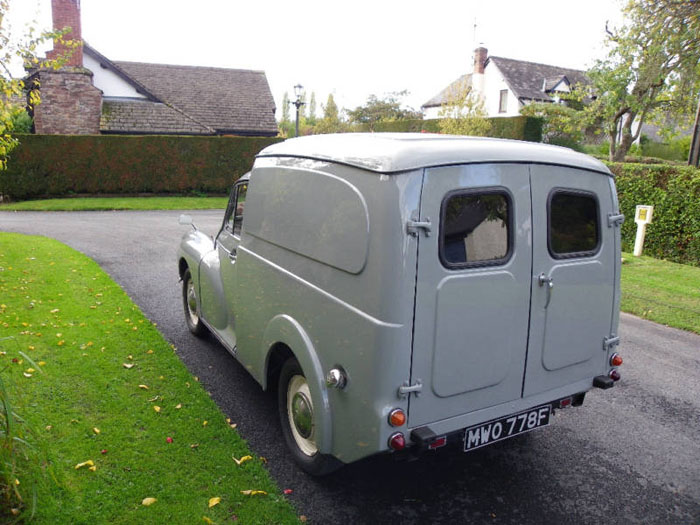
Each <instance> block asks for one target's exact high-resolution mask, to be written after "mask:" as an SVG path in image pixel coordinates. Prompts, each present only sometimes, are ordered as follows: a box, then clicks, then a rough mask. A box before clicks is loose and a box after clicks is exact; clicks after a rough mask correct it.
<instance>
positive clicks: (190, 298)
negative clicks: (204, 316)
mask: <svg viewBox="0 0 700 525" xmlns="http://www.w3.org/2000/svg"><path fill="white" fill-rule="evenodd" d="M187 313H188V314H189V316H190V320H191V321H192V324H197V323H198V322H199V313H198V312H197V294H196V293H195V290H194V283H193V282H192V279H189V280H188V281H187Z"/></svg>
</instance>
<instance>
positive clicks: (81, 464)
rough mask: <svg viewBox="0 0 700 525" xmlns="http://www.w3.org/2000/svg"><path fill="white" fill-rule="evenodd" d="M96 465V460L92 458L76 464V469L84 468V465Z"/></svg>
mask: <svg viewBox="0 0 700 525" xmlns="http://www.w3.org/2000/svg"><path fill="white" fill-rule="evenodd" d="M94 466H95V462H94V461H93V460H91V459H88V460H87V461H83V462H82V463H78V464H77V465H76V466H75V470H78V469H79V468H83V467H94Z"/></svg>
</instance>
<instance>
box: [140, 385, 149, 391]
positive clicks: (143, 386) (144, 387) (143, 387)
mask: <svg viewBox="0 0 700 525" xmlns="http://www.w3.org/2000/svg"><path fill="white" fill-rule="evenodd" d="M139 388H140V389H141V390H148V385H139Z"/></svg>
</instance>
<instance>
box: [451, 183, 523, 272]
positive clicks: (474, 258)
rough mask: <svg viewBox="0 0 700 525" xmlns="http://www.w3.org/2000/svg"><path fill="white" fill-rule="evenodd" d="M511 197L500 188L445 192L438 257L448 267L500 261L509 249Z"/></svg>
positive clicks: (505, 257)
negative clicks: (480, 190) (485, 190)
mask: <svg viewBox="0 0 700 525" xmlns="http://www.w3.org/2000/svg"><path fill="white" fill-rule="evenodd" d="M511 207H512V206H511V200H510V197H509V196H508V194H507V193H505V192H500V191H489V192H468V193H456V194H452V195H448V196H447V198H446V199H445V201H444V202H443V205H442V222H441V228H440V259H441V260H442V263H443V265H444V266H446V267H448V268H464V267H469V266H483V265H490V264H500V263H503V262H505V261H506V259H508V256H509V254H510V251H511V250H510V248H511V240H510V239H511V234H510V217H511V214H512V210H511Z"/></svg>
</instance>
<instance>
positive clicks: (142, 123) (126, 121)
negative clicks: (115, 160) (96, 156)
mask: <svg viewBox="0 0 700 525" xmlns="http://www.w3.org/2000/svg"><path fill="white" fill-rule="evenodd" d="M100 131H102V132H103V133H149V134H151V133H154V134H158V133H159V134H187V135H211V134H213V132H214V130H212V129H211V128H208V127H206V126H203V125H202V124H200V123H198V122H196V121H194V120H192V119H191V118H189V117H188V116H186V115H184V114H183V113H182V112H180V111H177V110H176V109H173V108H171V107H169V106H167V105H166V104H163V103H162V102H153V101H151V100H146V99H119V98H113V99H110V98H105V99H103V101H102V117H101V118H100Z"/></svg>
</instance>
